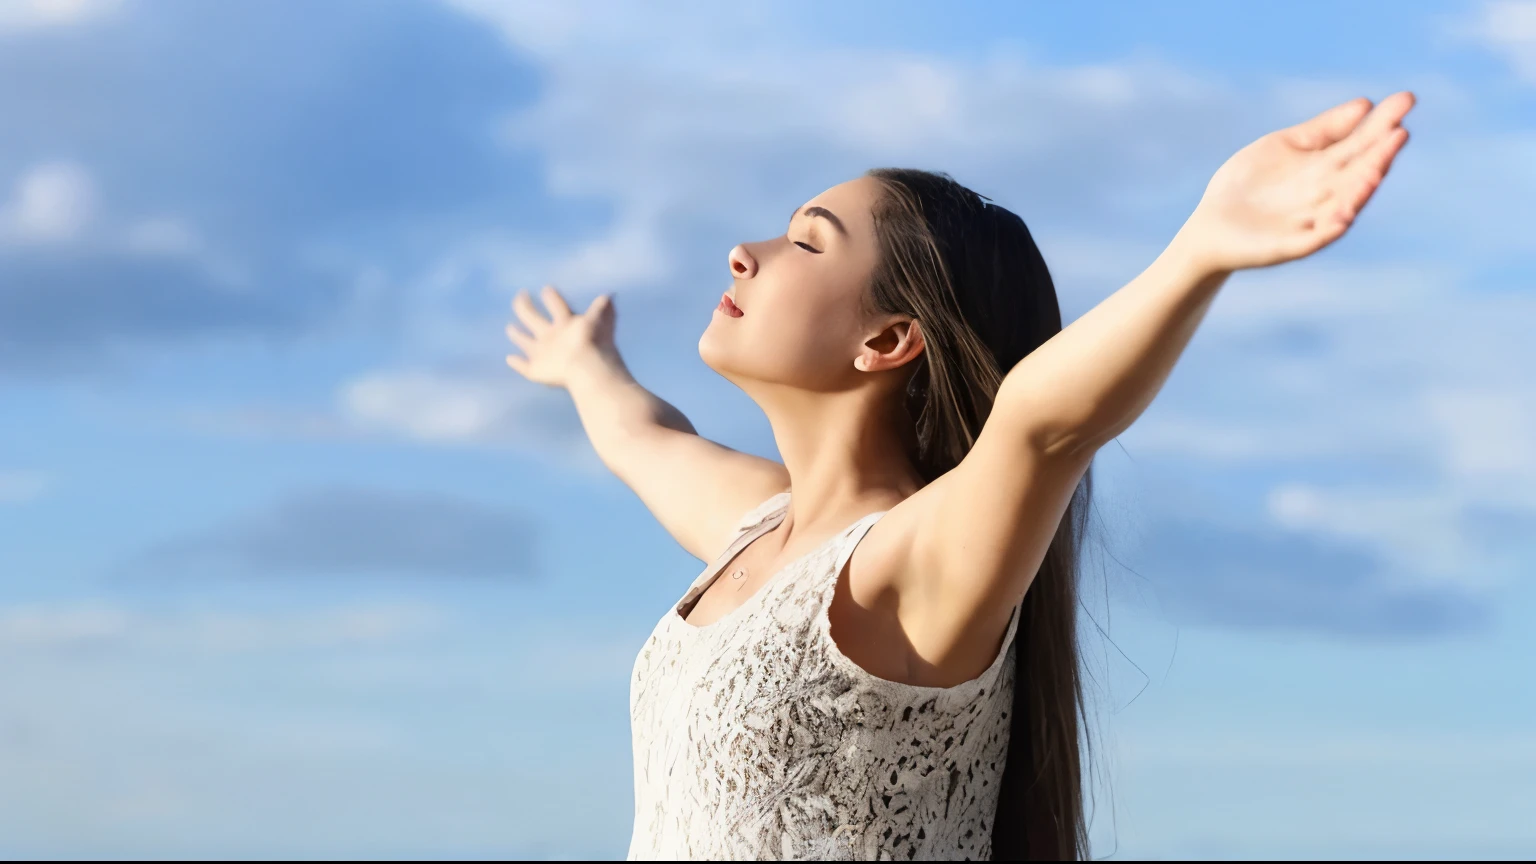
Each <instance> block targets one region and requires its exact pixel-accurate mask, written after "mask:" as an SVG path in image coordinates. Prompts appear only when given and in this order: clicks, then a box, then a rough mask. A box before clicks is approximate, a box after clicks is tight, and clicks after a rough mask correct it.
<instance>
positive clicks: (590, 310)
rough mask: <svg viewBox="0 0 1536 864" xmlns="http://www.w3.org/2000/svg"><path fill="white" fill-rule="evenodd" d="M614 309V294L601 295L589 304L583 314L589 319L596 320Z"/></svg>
mask: <svg viewBox="0 0 1536 864" xmlns="http://www.w3.org/2000/svg"><path fill="white" fill-rule="evenodd" d="M611 308H613V295H612V294H599V295H598V296H597V297H596V299H594V300H593V301H592V302H591V303H588V304H587V311H585V312H583V313H581V314H583V315H585V316H587V317H588V318H596V317H598V316H600V315H602V314H603V313H604V312H607V311H608V310H609V309H611Z"/></svg>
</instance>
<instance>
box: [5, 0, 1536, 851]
mask: <svg viewBox="0 0 1536 864" xmlns="http://www.w3.org/2000/svg"><path fill="white" fill-rule="evenodd" d="M1399 89H1412V90H1414V91H1415V93H1417V94H1418V96H1419V100H1420V102H1419V106H1418V107H1417V108H1416V109H1415V111H1414V112H1413V114H1412V115H1410V118H1409V122H1408V124H1407V125H1408V126H1409V128H1410V130H1411V132H1412V134H1413V140H1412V142H1411V143H1410V144H1409V146H1408V148H1407V149H1406V151H1405V152H1404V153H1403V154H1402V155H1401V156H1400V157H1399V158H1398V160H1397V163H1396V165H1395V166H1394V168H1393V170H1392V173H1391V175H1390V176H1389V177H1388V179H1387V182H1386V183H1385V185H1384V186H1383V188H1382V189H1381V190H1380V191H1379V192H1378V193H1377V195H1376V197H1375V199H1374V200H1373V201H1372V203H1371V204H1370V206H1369V207H1368V208H1367V210H1366V212H1365V214H1364V215H1363V216H1362V218H1361V219H1360V221H1359V222H1358V223H1357V224H1356V226H1355V227H1354V228H1353V230H1352V231H1351V232H1350V234H1349V235H1348V236H1347V237H1346V238H1345V239H1344V240H1343V241H1342V242H1340V243H1339V244H1337V245H1336V246H1334V247H1332V248H1330V249H1328V250H1325V251H1324V252H1323V253H1321V254H1319V255H1317V256H1315V257H1314V258H1312V259H1309V260H1307V261H1304V262H1298V263H1295V264H1290V265H1286V266H1283V267H1280V268H1274V269H1271V270H1266V271H1262V272H1254V273H1242V274H1238V275H1237V276H1235V277H1234V278H1233V279H1232V280H1231V281H1230V282H1229V283H1228V285H1227V286H1226V287H1225V288H1224V289H1223V294H1222V295H1221V296H1220V297H1219V298H1218V300H1217V301H1216V304H1215V306H1214V307H1213V309H1212V311H1211V313H1210V315H1209V317H1208V318H1207V320H1206V322H1205V324H1204V325H1203V327H1202V329H1201V331H1200V332H1199V333H1198V334H1197V336H1196V338H1195V340H1194V342H1193V344H1192V345H1191V347H1190V349H1189V350H1188V352H1187V353H1186V355H1185V357H1184V358H1183V360H1182V361H1181V362H1180V365H1179V367H1178V368H1177V369H1176V370H1175V372H1174V374H1173V376H1172V378H1171V379H1170V381H1169V383H1168V385H1167V387H1166V389H1165V390H1164V392H1163V394H1162V395H1161V396H1160V397H1159V399H1158V400H1157V402H1156V403H1154V405H1153V406H1152V408H1151V409H1150V410H1149V411H1148V412H1147V414H1146V415H1145V416H1144V417H1143V418H1142V419H1141V420H1140V421H1139V422H1138V423H1137V424H1136V426H1134V427H1133V428H1132V429H1131V430H1130V431H1128V432H1127V433H1126V434H1125V435H1124V436H1122V438H1121V439H1120V440H1119V441H1118V442H1116V443H1115V444H1113V445H1111V446H1110V447H1108V448H1106V449H1105V450H1104V451H1103V452H1102V453H1101V455H1100V457H1099V459H1098V461H1097V463H1096V469H1095V470H1096V471H1097V473H1098V478H1099V480H1100V486H1099V499H1098V502H1099V503H1098V517H1099V522H1098V525H1097V530H1098V535H1097V537H1096V540H1095V544H1096V545H1095V546H1094V551H1093V553H1092V554H1091V555H1090V557H1089V564H1090V567H1089V568H1088V570H1087V572H1086V573H1085V576H1084V578H1085V580H1086V583H1085V610H1084V614H1085V615H1086V616H1091V618H1092V621H1091V622H1085V628H1086V629H1085V632H1087V633H1088V637H1087V642H1086V646H1085V650H1086V653H1087V656H1088V662H1089V664H1090V667H1091V668H1092V672H1093V677H1092V682H1093V683H1092V690H1093V694H1092V698H1093V700H1094V705H1095V712H1096V723H1095V729H1096V731H1097V733H1098V737H1099V739H1100V740H1099V745H1100V753H1101V754H1102V757H1103V758H1102V761H1101V762H1099V763H1097V766H1096V770H1095V775H1094V777H1093V778H1092V780H1091V782H1092V783H1093V784H1094V785H1095V787H1096V789H1097V790H1098V792H1097V796H1096V806H1095V814H1094V822H1093V828H1092V838H1093V844H1094V854H1095V856H1096V857H1112V858H1124V857H1133V858H1163V857H1212V858H1215V857H1327V856H1342V857H1439V856H1455V857H1518V856H1529V855H1530V854H1532V853H1533V852H1536V828H1533V827H1532V825H1531V823H1530V820H1529V814H1530V813H1531V812H1536V729H1533V728H1532V724H1531V721H1530V718H1531V717H1533V716H1536V686H1533V684H1532V679H1531V676H1530V673H1529V668H1528V667H1529V664H1530V658H1531V657H1533V656H1536V636H1533V635H1532V633H1531V629H1530V622H1531V621H1532V620H1536V586H1533V581H1532V579H1531V575H1532V573H1533V571H1536V379H1533V378H1532V377H1531V375H1530V370H1531V369H1532V368H1536V347H1533V345H1532V343H1531V341H1530V339H1529V336H1528V333H1529V331H1530V328H1531V326H1532V324H1533V322H1536V284H1533V279H1532V277H1533V274H1536V254H1533V247H1532V244H1531V241H1530V236H1531V228H1530V226H1531V224H1532V222H1533V218H1532V217H1533V216H1536V212H1533V208H1532V205H1531V203H1530V202H1531V201H1536V167H1533V166H1536V161H1533V159H1532V158H1531V156H1532V153H1533V152H1536V3H1532V2H1527V0H1504V2H1490V3H1461V2H1454V3H1453V2H1433V3H1431V2H1395V3H1392V4H1385V3H1379V4H1368V3H1352V4H1334V3H1322V2H1305V3H1304V2H1286V3H1278V2H1276V3H1259V2H1251V3H1242V4H1235V3H1227V2H1215V0H1210V2H1199V3H1195V2H1182V3H1174V4H1158V5H1156V6H1151V5H1148V4H1133V3H1089V2H1080V3H1073V4H1054V3H1053V4H1047V3H1034V4H1003V3H995V4H994V3H975V4H964V5H958V6H957V5H956V4H948V5H946V6H944V7H942V8H941V7H940V6H939V5H935V4H926V3H917V2H899V3H882V4H859V3H850V4H838V5H836V6H835V8H832V9H827V8H824V4H801V3H795V2H788V3H784V2H781V3H772V4H769V3H760V2H745V3H740V4H728V6H727V7H721V6H720V5H719V4H703V3H686V2H671V0H669V2H663V3H648V4H629V5H610V4H605V3H597V2H587V0H581V2H568V3H562V4H544V3H524V2H511V0H508V2H500V0H452V2H440V0H411V2H407V0H400V2H395V3H389V4H380V3H372V2H363V0H352V2H343V0H331V2H325V3H314V2H296V0H285V2H276V0H262V2H236V0H227V2H223V3H219V4H208V3H203V2H196V0H182V2H176V0H163V2H145V0H140V2H132V0H119V2H112V0H94V2H91V0H74V2H60V0H52V2H47V0H0V133H3V134H0V418H3V422H0V693H3V694H5V696H4V699H3V700H0V855H5V856H46V857H74V856H85V855H96V856H149V855H153V856H175V857H183V856H185V857H192V856H204V855H214V856H261V855H307V856H316V855H318V856H327V855H336V856H342V855H344V856H364V855H369V856H402V855H415V856H467V857H478V856H493V855H521V856H530V857H554V858H574V857H587V856H593V857H608V858H614V857H622V855H623V851H624V849H625V845H626V843H627V841H628V836H629V830H630V824H631V818H632V810H631V807H632V797H631V788H632V787H631V783H632V776H631V762H630V747H629V737H628V736H629V731H628V718H627V712H626V707H627V698H628V691H627V687H628V674H629V671H630V664H631V663H632V661H633V658H634V653H635V652H636V651H637V650H638V648H639V646H640V644H641V643H642V642H643V641H644V639H645V637H646V635H647V634H648V633H649V631H650V628H651V627H652V626H653V625H654V624H655V623H656V621H657V620H658V619H659V618H660V617H661V615H662V614H663V613H664V612H665V611H666V609H667V607H668V604H670V603H672V602H674V601H675V600H676V599H677V598H678V597H679V596H680V595H681V593H682V591H683V590H684V589H685V588H686V586H687V585H688V584H689V582H690V581H691V579H692V578H693V577H694V576H695V575H696V574H697V572H698V568H699V566H700V565H699V562H697V561H696V560H694V559H692V558H691V557H689V556H688V555H687V554H686V553H684V552H683V551H682V550H681V549H679V548H678V547H677V546H676V545H675V544H674V543H673V542H672V541H671V540H670V539H669V538H668V537H667V536H666V535H665V534H664V533H663V532H662V531H661V529H660V528H659V527H658V526H656V525H655V524H654V522H653V521H652V520H651V519H650V517H649V515H648V514H647V513H646V511H645V510H644V509H643V508H642V507H641V506H640V505H639V503H638V501H637V500H636V499H635V498H634V497H633V496H632V495H631V494H630V493H629V492H628V491H627V490H626V489H625V488H624V487H623V486H622V485H620V484H619V483H618V482H617V481H616V480H614V479H613V478H611V477H609V476H607V475H605V474H604V473H603V471H602V470H601V467H600V466H599V465H598V464H597V462H596V460H595V458H594V456H593V455H592V453H591V451H590V449H589V448H588V447H587V445H586V444H585V443H584V440H583V439H582V437H581V434H580V427H579V425H578V424H577V422H576V418H575V415H574V412H573V411H572V410H571V409H570V406H569V405H568V402H567V400H566V398H565V397H564V395H563V394H561V393H559V392H556V391H550V390H545V389H543V388H539V387H537V386H535V385H531V384H528V383H527V382H524V381H522V380H520V379H519V378H518V377H517V376H515V375H513V374H512V373H510V372H509V371H508V370H506V369H505V367H504V365H503V363H502V356H503V354H504V353H505V345H504V340H503V336H502V334H501V327H502V325H503V323H504V322H505V320H506V319H507V312H508V307H507V304H508V301H509V300H510V297H511V295H512V293H513V292H514V291H515V290H516V289H518V288H532V287H536V286H538V285H539V284H542V283H545V282H554V283H555V284H558V285H559V286H561V287H562V289H564V290H565V291H566V293H567V294H568V295H570V296H571V297H572V298H573V299H574V300H575V301H576V302H578V303H584V302H586V301H587V300H589V299H590V298H592V297H594V296H596V294H598V293H599V292H603V291H614V292H616V296H617V307H618V309H619V342H620V346H621V348H622V349H623V350H624V351H625V353H626V356H627V357H628V358H629V361H630V365H631V367H632V368H633V369H634V371H635V372H636V374H637V375H638V376H639V377H640V378H641V380H642V381H643V382H644V383H646V384H647V385H649V386H650V387H651V388H652V389H654V390H656V391H658V392H659V393H661V394H662V395H663V396H664V397H666V398H667V399H669V400H670V401H673V402H674V403H675V404H677V405H678V406H679V407H681V408H682V409H683V410H684V411H685V412H686V413H687V414H688V415H689V416H690V417H691V418H692V419H693V420H694V422H695V423H696V424H697V425H698V426H699V427H700V428H701V429H702V430H703V431H704V432H705V433H706V434H709V435H710V436H711V437H715V438H717V439H719V440H722V441H724V442H726V443H728V444H730V445H732V446H736V447H740V448H743V449H747V450H751V451H754V452H758V453H762V454H771V453H772V452H773V442H772V440H771V437H770V435H769V434H768V429H767V426H766V423H765V422H764V421H763V419H762V417H761V415H760V414H759V413H757V412H756V410H755V408H754V406H753V405H752V404H751V402H750V401H748V400H747V399H746V398H745V397H744V396H742V395H741V394H740V393H739V392H737V391H735V390H734V389H733V388H732V387H731V386H730V385H729V384H728V383H726V382H724V381H723V380H721V379H719V378H718V377H716V376H714V375H713V374H712V373H710V372H709V371H708V370H707V369H706V368H704V367H703V365H702V363H700V361H699V360H698V356H697V353H696V347H695V346H696V341H697V337H698V334H699V333H700V332H701V330H702V328H703V327H704V325H705V323H706V322H707V321H708V317H709V314H710V310H711V309H712V308H713V302H714V298H716V297H718V291H719V290H720V288H721V286H722V284H723V281H724V279H726V278H728V277H727V275H726V271H725V270H724V267H723V264H724V257H725V253H726V251H727V250H728V249H729V248H730V246H731V245H732V244H734V243H736V242H738V241H740V240H743V239H751V238H760V237H765V236H772V235H775V234H777V233H779V232H781V231H782V230H783V222H784V214H785V213H787V212H789V211H790V209H791V208H792V207H794V206H795V205H797V204H799V203H802V202H803V201H805V200H806V199H809V198H811V197H812V196H814V195H815V194H817V193H818V192H820V191H821V190H822V189H824V188H825V187H827V186H830V185H832V184H834V183H837V182H840V181H842V180H844V179H848V178H849V177H852V176H854V175H856V174H857V173H859V172H860V171H862V170H864V169H866V168H869V167H873V166H876V165H888V164H901V165H914V166H917V167H925V168H936V169H941V170H947V171H949V172H951V173H953V174H954V175H955V176H956V177H957V178H958V179H960V180H961V181H962V182H965V183H967V184H969V185H971V186H973V187H974V188H976V189H977V190H978V191H981V192H983V193H985V194H987V195H989V196H991V197H993V198H994V199H996V200H998V201H999V202H1000V203H1002V204H1004V205H1006V206H1008V207H1010V208H1012V209H1014V210H1015V211H1016V212H1018V213H1020V215H1022V216H1023V217H1024V218H1025V220H1026V221H1027V222H1028V223H1029V225H1030V227H1031V229H1032V231H1033V232H1034V233H1035V236H1036V237H1037V238H1038V239H1039V242H1040V244H1041V247H1042V250H1043V251H1044V253H1045V255H1046V259H1047V262H1048V263H1049V264H1050V266H1051V268H1052V272H1053V274H1054V276H1055V279H1056V282H1057V285H1058V288H1059V290H1060V292H1061V298H1062V304H1063V307H1064V311H1065V313H1066V315H1067V317H1068V318H1075V317H1076V316H1078V315H1080V314H1082V312H1084V311H1086V310H1087V309H1089V308H1091V307H1092V305H1093V304H1094V303H1096V302H1098V301H1099V300H1101V299H1103V298H1104V297H1105V296H1107V295H1108V294H1109V293H1111V292H1112V291H1114V290H1115V289H1116V288H1118V287H1119V286H1120V285H1122V284H1124V283H1125V282H1127V281H1129V280H1130V279H1131V278H1132V277H1134V276H1135V275H1136V274H1137V273H1138V272H1139V271H1140V269H1141V268H1142V267H1144V266H1146V265H1147V264H1149V263H1150V262H1151V261H1152V259H1153V257H1155V255H1156V254H1157V252H1158V251H1159V250H1160V249H1161V247H1162V244H1164V243H1165V242H1166V241H1167V240H1168V239H1169V238H1170V237H1171V236H1172V234H1173V232H1174V231H1175V230H1176V229H1177V228H1178V226H1179V224H1180V223H1181V221H1182V220H1183V219H1184V218H1185V216H1187V215H1188V213H1189V211H1190V209H1191V208H1192V207H1193V206H1194V204H1195V203H1196V202H1197V201H1198V200H1199V197H1200V193H1201V192H1202V191H1203V189H1204V184H1205V182H1206V181H1207V180H1208V179H1209V177H1210V174H1211V173H1212V172H1213V171H1214V170H1215V169H1216V168H1217V167H1218V166H1219V165H1220V164H1221V162H1222V161H1223V160H1224V159H1225V158H1227V157H1228V156H1229V155H1231V153H1233V152H1235V151H1236V150H1237V149H1238V148H1239V147H1241V146H1243V145H1245V144H1247V143H1248V142H1249V141H1251V140H1253V139H1254V138H1256V137H1257V136H1259V135H1261V134H1263V133H1265V132H1268V131H1271V130H1273V129H1275V128H1279V127H1281V126H1285V125H1289V124H1291V123H1295V122H1298V121H1300V120H1302V119H1305V118H1306V117H1308V116H1311V115H1312V114H1314V113H1316V112H1318V111H1320V110H1322V109H1324V108H1326V107H1329V106H1330V105H1333V104H1336V103H1337V102H1341V101H1343V100H1345V99H1348V98H1351V97H1354V96H1358V95H1365V96H1368V97H1371V98H1373V99H1379V98H1381V97H1383V96H1386V95H1387V94H1389V93H1391V92H1394V91H1396V90H1399Z"/></svg>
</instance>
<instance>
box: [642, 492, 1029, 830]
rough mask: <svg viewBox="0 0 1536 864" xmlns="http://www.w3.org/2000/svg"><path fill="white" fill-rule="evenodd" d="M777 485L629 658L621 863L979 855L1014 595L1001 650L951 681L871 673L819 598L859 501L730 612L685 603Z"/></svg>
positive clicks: (754, 529) (742, 538)
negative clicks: (628, 827)
mask: <svg viewBox="0 0 1536 864" xmlns="http://www.w3.org/2000/svg"><path fill="white" fill-rule="evenodd" d="M788 504H789V493H788V492H783V493H780V494H778V495H776V496H774V497H773V498H770V499H769V500H768V501H765V502H763V504H761V505H759V506H758V507H757V508H755V509H753V510H752V511H751V512H749V513H748V514H746V516H745V517H744V518H743V519H742V521H741V522H740V524H739V525H738V526H737V535H736V539H735V541H734V542H732V543H731V544H730V546H729V547H728V548H727V549H726V550H725V552H723V553H721V556H720V557H719V558H717V559H716V560H715V561H714V562H713V563H711V564H710V565H709V566H708V567H706V568H705V569H704V572H703V573H701V574H700V575H699V577H698V578H697V579H696V580H694V583H693V585H691V586H690V587H689V590H688V592H687V593H686V594H685V595H684V597H683V599H682V600H681V601H679V602H678V603H677V604H675V605H674V606H673V607H672V608H671V609H669V610H668V612H667V614H666V616H664V617H663V618H662V620H661V621H660V622H659V623H658V624H657V625H656V627H655V629H654V630H653V631H652V633H651V636H650V638H649V639H647V640H646V642H645V645H644V646H643V647H642V648H641V650H640V653H639V655H638V657H637V658H636V660H635V665H634V671H633V674H632V676H631V679H630V720H631V727H632V735H633V746H634V756H635V825H634V833H633V835H632V837H631V840H630V846H629V852H628V854H627V856H626V857H627V858H628V860H652V859H674V860H678V859H711V860H722V859H731V860H734V859H755V860H764V859H820V860H912V859H923V860H979V859H987V858H990V857H991V837H992V819H993V816H994V813H995V811H996V808H997V790H998V781H999V779H1000V778H1001V776H1002V771H1003V762H1004V757H1005V756H1006V754H1007V749H1008V729H1009V724H1008V712H1009V711H1010V710H1011V708H1012V688H1013V678H1014V669H1013V654H1012V652H1011V651H1010V650H1009V648H1010V646H1011V644H1012V641H1013V638H1014V634H1015V632H1016V630H1017V627H1018V615H1019V610H1018V607H1015V608H1014V611H1013V615H1012V617H1011V618H1010V620H1009V623H1008V630H1007V633H1006V635H1005V636H1004V639H1003V644H1002V647H1001V648H1000V649H999V651H998V654H997V657H996V659H994V660H993V662H992V665H991V666H989V667H988V668H987V669H986V671H984V672H982V673H981V675H979V676H977V677H976V678H973V679H971V680H970V681H966V682H964V683H961V684H958V685H955V686H953V687H920V686H916V685H910V684H902V683H899V682H895V681H888V680H886V679H883V678H880V677H877V676H875V675H872V674H870V673H868V672H866V671H864V669H862V668H861V667H859V666H858V665H857V664H856V663H854V662H853V661H852V660H850V659H849V658H848V657H847V656H845V655H844V654H843V653H842V651H841V650H840V649H839V648H838V647H837V645H836V643H835V642H834V641H833V640H832V637H831V627H830V619H829V617H828V610H829V609H830V607H831V601H832V597H833V593H834V591H835V589H836V585H837V578H838V576H839V574H840V573H841V571H842V569H843V566H844V564H845V563H846V562H847V561H848V558H849V557H850V556H851V555H852V554H853V549H854V547H855V546H856V545H857V544H858V542H859V540H860V539H862V537H863V536H864V533H865V532H867V531H868V530H869V528H870V526H872V525H874V523H875V522H876V521H878V520H879V518H880V517H881V516H882V515H884V514H883V513H871V514H870V515H868V516H866V517H864V518H863V519H861V520H859V521H858V522H856V523H854V524H853V525H852V526H850V527H849V528H847V529H845V530H844V531H843V532H841V533H839V534H838V535H836V536H834V537H833V538H831V539H830V540H829V541H827V542H826V543H824V544H823V545H822V546H821V547H819V548H817V549H815V550H813V551H812V552H810V553H808V554H806V555H804V556H802V557H801V558H800V559H798V560H796V561H793V562H791V563H790V564H789V565H788V566H787V567H785V568H784V569H783V570H781V571H780V572H778V573H777V574H775V575H774V576H773V577H772V578H770V579H769V580H768V581H767V582H766V583H764V584H762V585H761V586H759V587H758V589H757V591H756V592H755V593H754V595H753V596H752V597H750V598H748V599H747V601H746V602H745V603H744V604H743V605H742V606H741V607H739V608H737V609H734V610H732V611H731V612H730V613H728V614H727V615H726V616H725V617H723V618H721V619H719V620H718V621H715V622H712V623H710V624H708V625H705V626H703V627H696V626H694V625H692V624H689V623H688V622H686V621H684V620H683V617H682V612H683V611H684V610H687V609H689V608H690V607H691V605H692V603H693V601H694V600H695V599H696V598H697V597H698V595H700V594H702V593H703V591H704V590H705V589H706V588H707V587H708V586H709V584H710V581H711V580H712V579H713V578H715V577H716V576H717V575H718V574H719V572H720V571H721V569H722V568H723V567H724V566H725V564H727V563H729V561H730V560H731V558H732V557H733V556H734V555H735V554H736V553H737V552H738V551H739V550H740V549H742V548H743V547H745V546H746V545H747V544H748V543H750V542H751V541H752V540H753V539H756V537H758V536H760V535H761V534H764V533H766V532H767V531H769V530H772V529H773V527H774V526H776V525H778V523H779V522H780V521H782V520H783V518H784V515H785V511H786V508H787V507H788Z"/></svg>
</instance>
